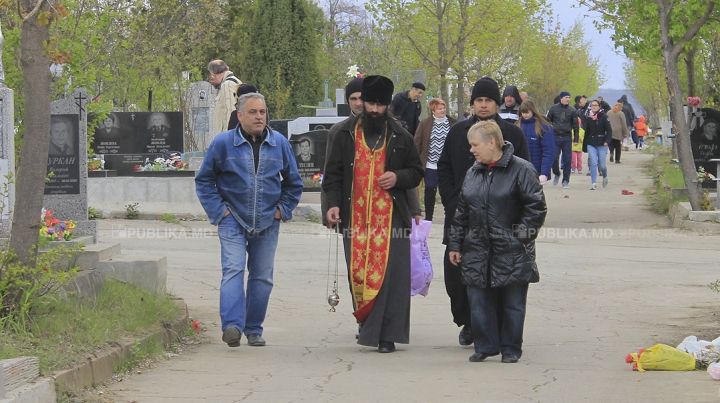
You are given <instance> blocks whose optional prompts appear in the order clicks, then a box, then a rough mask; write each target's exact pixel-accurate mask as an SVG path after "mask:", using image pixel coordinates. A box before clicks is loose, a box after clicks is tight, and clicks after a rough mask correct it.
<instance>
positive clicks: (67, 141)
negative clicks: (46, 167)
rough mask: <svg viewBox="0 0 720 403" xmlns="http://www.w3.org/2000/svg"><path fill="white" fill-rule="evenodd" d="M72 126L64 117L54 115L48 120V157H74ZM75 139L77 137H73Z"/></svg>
mask: <svg viewBox="0 0 720 403" xmlns="http://www.w3.org/2000/svg"><path fill="white" fill-rule="evenodd" d="M72 135H73V126H72V123H71V122H70V120H69V119H68V118H67V117H65V116H60V115H56V116H53V117H52V118H51V120H50V149H49V150H48V154H49V155H74V154H75V152H74V150H73V144H74V143H75V142H74V141H73V139H72ZM75 137H77V136H75Z"/></svg>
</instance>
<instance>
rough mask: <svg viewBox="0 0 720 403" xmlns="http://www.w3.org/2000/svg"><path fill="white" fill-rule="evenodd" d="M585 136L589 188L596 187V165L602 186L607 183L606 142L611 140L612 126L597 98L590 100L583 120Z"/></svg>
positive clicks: (584, 148)
mask: <svg viewBox="0 0 720 403" xmlns="http://www.w3.org/2000/svg"><path fill="white" fill-rule="evenodd" d="M583 129H585V138H584V139H583V152H587V153H588V161H589V162H588V165H590V182H591V185H590V190H595V189H597V173H598V169H597V167H598V165H600V173H601V174H602V176H603V182H602V186H603V187H605V186H607V184H608V171H607V165H606V164H605V158H606V157H607V153H608V144H610V142H611V141H612V133H613V132H612V126H611V125H610V120H608V117H607V115H606V114H605V111H603V110H602V109H601V108H600V102H599V101H598V100H597V99H593V100H592V101H590V110H589V111H588V116H587V118H586V119H585V120H583Z"/></svg>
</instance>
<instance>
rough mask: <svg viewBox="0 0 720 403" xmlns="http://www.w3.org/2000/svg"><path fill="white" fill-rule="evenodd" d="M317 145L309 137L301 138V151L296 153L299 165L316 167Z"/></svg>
mask: <svg viewBox="0 0 720 403" xmlns="http://www.w3.org/2000/svg"><path fill="white" fill-rule="evenodd" d="M314 151H315V147H313V144H312V141H310V139H309V138H307V137H306V138H304V139H302V140H300V153H299V154H297V155H295V159H296V160H297V162H298V164H299V166H301V167H304V168H315V164H316V161H315V159H316V154H315V152H314Z"/></svg>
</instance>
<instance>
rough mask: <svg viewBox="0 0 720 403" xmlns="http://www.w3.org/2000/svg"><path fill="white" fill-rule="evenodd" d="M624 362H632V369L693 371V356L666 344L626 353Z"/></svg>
mask: <svg viewBox="0 0 720 403" xmlns="http://www.w3.org/2000/svg"><path fill="white" fill-rule="evenodd" d="M625 362H627V363H628V364H629V363H632V364H633V371H640V372H644V371H693V370H695V357H693V356H692V355H691V354H688V353H686V352H684V351H680V350H678V349H676V348H675V347H671V346H668V345H667V344H656V345H654V346H652V347H650V348H647V349H641V350H640V351H638V352H637V353H631V354H628V355H627V356H626V357H625Z"/></svg>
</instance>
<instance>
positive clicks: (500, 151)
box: [448, 121, 547, 363]
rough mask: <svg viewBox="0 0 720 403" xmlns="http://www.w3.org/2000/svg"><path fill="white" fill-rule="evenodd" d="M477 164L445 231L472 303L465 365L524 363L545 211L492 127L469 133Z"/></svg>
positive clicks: (527, 170)
mask: <svg viewBox="0 0 720 403" xmlns="http://www.w3.org/2000/svg"><path fill="white" fill-rule="evenodd" d="M467 136H468V141H469V142H470V146H471V148H470V151H471V152H472V153H473V155H474V156H475V160H476V163H475V165H473V167H472V168H470V170H468V172H467V174H466V175H465V181H464V182H463V186H462V192H461V194H460V201H459V203H458V207H457V211H456V213H455V219H454V221H453V224H452V227H451V230H450V242H449V245H448V247H449V250H450V253H449V255H450V256H449V257H450V261H451V262H452V263H453V264H454V265H456V266H457V265H459V264H460V263H461V261H462V265H461V266H460V269H461V270H462V277H463V282H464V283H465V284H466V285H467V293H468V298H469V300H470V311H471V314H470V315H471V323H472V334H473V343H474V345H475V354H473V355H472V356H470V361H471V362H480V361H484V360H485V359H486V358H487V357H491V356H495V355H498V354H500V353H502V362H505V363H515V362H517V361H518V359H520V356H521V355H522V335H523V327H524V324H525V308H526V303H527V292H528V285H529V283H535V282H538V281H539V279H540V276H539V274H538V269H537V265H536V264H535V238H537V235H538V231H539V230H540V227H542V225H543V223H544V222H545V215H546V214H547V206H546V204H545V195H544V194H543V191H542V186H540V181H539V180H538V177H537V173H536V172H535V168H534V167H533V165H532V164H531V163H530V162H528V161H525V160H523V159H522V158H517V157H515V156H513V146H512V144H511V143H509V142H505V141H503V137H502V133H501V132H500V127H499V126H498V125H497V123H495V122H494V121H483V122H479V123H477V124H475V125H474V126H472V127H471V128H470V130H469V131H468V134H467Z"/></svg>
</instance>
